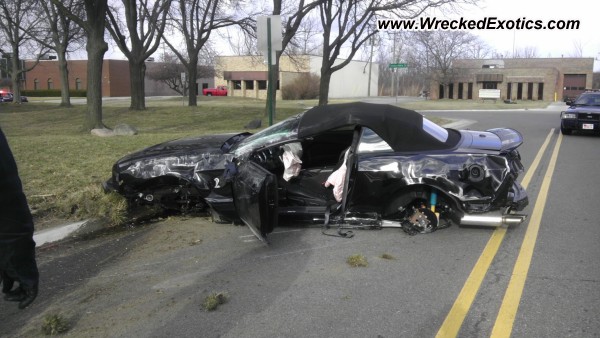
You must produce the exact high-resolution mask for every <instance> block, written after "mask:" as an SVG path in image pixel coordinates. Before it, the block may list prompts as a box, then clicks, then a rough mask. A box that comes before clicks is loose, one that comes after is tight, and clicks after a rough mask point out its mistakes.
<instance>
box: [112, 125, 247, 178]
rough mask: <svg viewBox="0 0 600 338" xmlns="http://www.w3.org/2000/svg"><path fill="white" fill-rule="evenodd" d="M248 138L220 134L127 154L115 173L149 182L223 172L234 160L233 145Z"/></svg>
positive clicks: (240, 135) (177, 141)
mask: <svg viewBox="0 0 600 338" xmlns="http://www.w3.org/2000/svg"><path fill="white" fill-rule="evenodd" d="M247 135H248V134H247V133H242V134H219V135H208V136H200V137H188V138H182V139H177V140H172V141H167V142H163V143H160V144H157V145H154V146H151V147H148V148H145V149H142V150H140V151H137V152H134V153H131V154H129V155H126V156H125V157H123V158H121V159H120V160H118V161H117V162H116V163H115V165H114V167H113V171H115V172H118V173H120V174H129V175H131V176H133V177H135V178H144V179H148V178H152V177H158V176H162V175H173V176H181V177H186V176H193V175H194V173H197V172H199V171H204V170H217V169H223V168H225V164H226V161H227V160H231V157H232V155H230V154H228V153H227V151H228V150H229V148H230V146H231V145H230V144H229V143H231V142H234V141H239V140H240V139H242V138H244V137H246V136H247Z"/></svg>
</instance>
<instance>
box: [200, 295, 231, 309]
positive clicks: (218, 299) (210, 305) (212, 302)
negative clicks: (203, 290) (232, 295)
mask: <svg viewBox="0 0 600 338" xmlns="http://www.w3.org/2000/svg"><path fill="white" fill-rule="evenodd" d="M225 303H227V294H226V293H224V292H213V293H211V294H210V295H208V297H206V298H205V299H204V302H202V307H203V308H204V310H206V311H214V310H216V309H217V308H218V307H219V305H222V304H225Z"/></svg>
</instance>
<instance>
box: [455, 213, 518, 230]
mask: <svg viewBox="0 0 600 338" xmlns="http://www.w3.org/2000/svg"><path fill="white" fill-rule="evenodd" d="M526 218H527V215H516V214H515V215H499V214H478V215H465V216H463V218H461V219H460V225H472V226H483V227H494V228H497V227H499V226H501V225H503V224H506V225H519V224H521V223H523V221H524V220H525V219H526Z"/></svg>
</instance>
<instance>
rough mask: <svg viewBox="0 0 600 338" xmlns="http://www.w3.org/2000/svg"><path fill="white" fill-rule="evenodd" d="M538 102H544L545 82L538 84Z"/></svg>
mask: <svg viewBox="0 0 600 338" xmlns="http://www.w3.org/2000/svg"><path fill="white" fill-rule="evenodd" d="M538 100H540V101H543V100H544V83H543V82H540V83H538Z"/></svg>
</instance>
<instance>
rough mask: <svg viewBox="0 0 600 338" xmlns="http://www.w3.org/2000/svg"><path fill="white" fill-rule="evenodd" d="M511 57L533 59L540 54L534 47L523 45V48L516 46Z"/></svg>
mask: <svg viewBox="0 0 600 338" xmlns="http://www.w3.org/2000/svg"><path fill="white" fill-rule="evenodd" d="M512 57H513V58H515V59H519V58H521V59H533V58H539V57H540V55H539V53H538V50H537V48H536V47H534V46H525V47H523V48H518V49H517V50H515V51H514V53H513V56H512Z"/></svg>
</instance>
